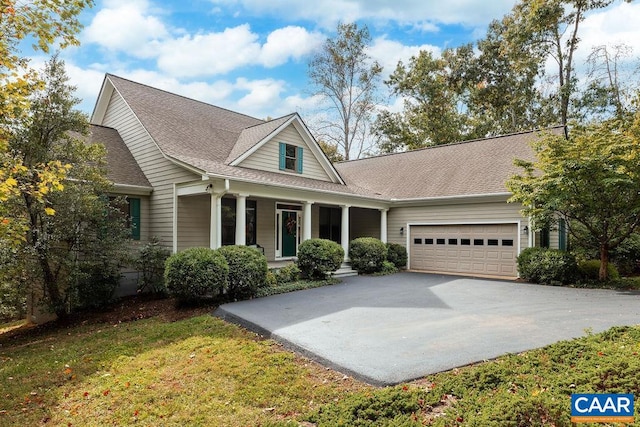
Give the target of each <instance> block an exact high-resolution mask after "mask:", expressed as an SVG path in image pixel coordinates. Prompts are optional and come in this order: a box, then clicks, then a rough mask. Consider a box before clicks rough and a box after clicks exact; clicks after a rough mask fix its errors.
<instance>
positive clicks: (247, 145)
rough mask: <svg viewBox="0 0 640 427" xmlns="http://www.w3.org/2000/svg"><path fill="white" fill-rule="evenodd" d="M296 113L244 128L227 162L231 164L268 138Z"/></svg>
mask: <svg viewBox="0 0 640 427" xmlns="http://www.w3.org/2000/svg"><path fill="white" fill-rule="evenodd" d="M294 115H295V114H289V115H287V116H284V117H280V118H279V119H274V120H270V121H268V122H266V123H261V124H258V125H255V126H251V127H248V128H246V129H243V130H242V132H240V136H239V137H238V141H237V142H236V144H235V145H234V147H233V149H232V150H231V153H230V154H229V157H227V161H226V162H225V163H226V164H229V163H231V162H233V161H234V160H235V159H237V158H238V157H240V156H241V155H243V154H244V153H246V152H247V151H248V150H250V149H251V148H252V147H253V146H255V145H256V144H257V143H258V142H260V141H262V140H263V139H264V138H266V137H267V136H268V135H269V134H270V133H271V132H273V131H275V130H276V129H278V127H280V126H281V125H282V124H283V123H286V122H287V120H289V119H290V118H291V117H293V116H294Z"/></svg>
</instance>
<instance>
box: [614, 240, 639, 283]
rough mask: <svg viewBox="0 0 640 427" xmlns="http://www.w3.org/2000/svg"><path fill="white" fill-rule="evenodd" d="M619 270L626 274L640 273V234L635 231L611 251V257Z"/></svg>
mask: <svg viewBox="0 0 640 427" xmlns="http://www.w3.org/2000/svg"><path fill="white" fill-rule="evenodd" d="M610 261H612V262H613V263H614V264H615V265H616V267H617V268H618V271H619V272H620V273H621V274H622V275H625V276H631V275H634V274H637V273H640V234H639V233H635V234H632V235H631V236H629V237H628V238H627V239H625V240H624V241H623V242H622V243H620V245H618V247H617V248H615V249H614V250H613V251H612V253H611V259H610Z"/></svg>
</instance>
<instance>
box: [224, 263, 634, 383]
mask: <svg viewBox="0 0 640 427" xmlns="http://www.w3.org/2000/svg"><path fill="white" fill-rule="evenodd" d="M214 314H215V315H216V316H219V317H221V318H224V319H227V320H229V321H232V322H235V323H238V324H240V325H242V326H244V327H246V328H248V329H250V330H253V331H255V332H258V333H260V334H262V335H265V336H267V337H271V338H273V339H275V340H277V341H279V342H281V343H283V344H284V345H285V346H287V347H289V348H291V349H293V350H295V351H297V352H299V353H302V354H304V355H305V356H308V357H310V358H312V359H315V360H318V361H319V362H321V363H323V364H325V365H326V366H330V367H332V368H334V369H337V370H339V371H341V372H344V373H348V374H350V375H353V376H354V377H356V378H358V379H361V380H363V381H366V382H368V383H371V384H375V385H389V384H397V383H400V382H404V381H409V380H412V379H416V378H420V377H423V376H425V375H427V374H430V373H435V372H440V371H444V370H449V369H452V368H455V367H458V366H463V365H467V364H470V363H474V362H478V361H482V360H487V359H492V358H494V357H497V356H500V355H502V354H506V353H516V352H521V351H524V350H530V349H533V348H537V347H542V346H544V345H547V344H551V343H553V342H556V341H560V340H565V339H570V338H575V337H579V336H583V335H584V334H585V331H586V330H592V331H593V332H600V331H603V330H606V329H608V328H610V327H611V326H615V325H634V324H639V323H640V292H617V291H611V290H596V289H572V288H562V287H552V286H540V285H531V284H525V283H515V282H506V281H496V280H483V279H472V278H461V277H454V276H442V275H433V274H421V273H399V274H395V275H391V276H382V277H363V276H358V277H349V278H345V279H344V280H343V282H342V283H341V284H339V285H334V286H328V287H324V288H316V289H309V290H304V291H298V292H292V293H288V294H282V295H275V296H271V297H267V298H260V299H255V300H250V301H241V302H237V303H231V304H224V305H222V306H220V307H219V308H218V310H216V312H215V313H214Z"/></svg>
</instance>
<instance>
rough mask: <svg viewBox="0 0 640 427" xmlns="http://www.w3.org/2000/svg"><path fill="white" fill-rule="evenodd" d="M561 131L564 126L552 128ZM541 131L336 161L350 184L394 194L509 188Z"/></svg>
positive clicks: (426, 195)
mask: <svg viewBox="0 0 640 427" xmlns="http://www.w3.org/2000/svg"><path fill="white" fill-rule="evenodd" d="M548 131H550V132H552V133H554V134H558V135H559V134H562V132H563V127H561V126H558V127H554V128H550V129H548ZM539 134H540V132H538V131H531V132H522V133H516V134H511V135H505V136H499V137H493V138H487V139H479V140H473V141H467V142H461V143H456V144H448V145H440V146H435V147H430V148H425V149H421V150H414V151H410V152H405V153H398V154H389V155H384V156H379V157H371V158H367V159H362V160H354V161H349V162H343V163H337V164H336V165H335V167H336V169H337V170H338V172H339V173H340V175H342V177H343V178H344V180H345V182H346V184H347V185H349V186H351V185H358V186H362V187H365V188H366V189H368V190H370V191H373V192H375V193H380V194H383V195H385V196H387V197H388V198H390V199H420V198H431V197H450V196H463V195H475V194H496V193H505V192H507V191H508V190H507V188H506V187H505V182H506V181H507V179H509V178H510V177H511V176H512V175H514V174H516V173H519V172H521V171H522V170H521V169H520V168H518V167H516V166H515V165H514V164H513V161H514V159H516V158H518V159H527V160H533V159H534V152H533V150H532V149H531V147H530V145H529V143H530V142H531V141H532V140H534V139H535V138H537V137H538V136H539Z"/></svg>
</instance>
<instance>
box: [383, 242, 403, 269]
mask: <svg viewBox="0 0 640 427" xmlns="http://www.w3.org/2000/svg"><path fill="white" fill-rule="evenodd" d="M387 261H389V262H391V263H393V265H395V266H396V268H404V267H406V266H407V248H405V247H404V246H402V245H399V244H397V243H387Z"/></svg>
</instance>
